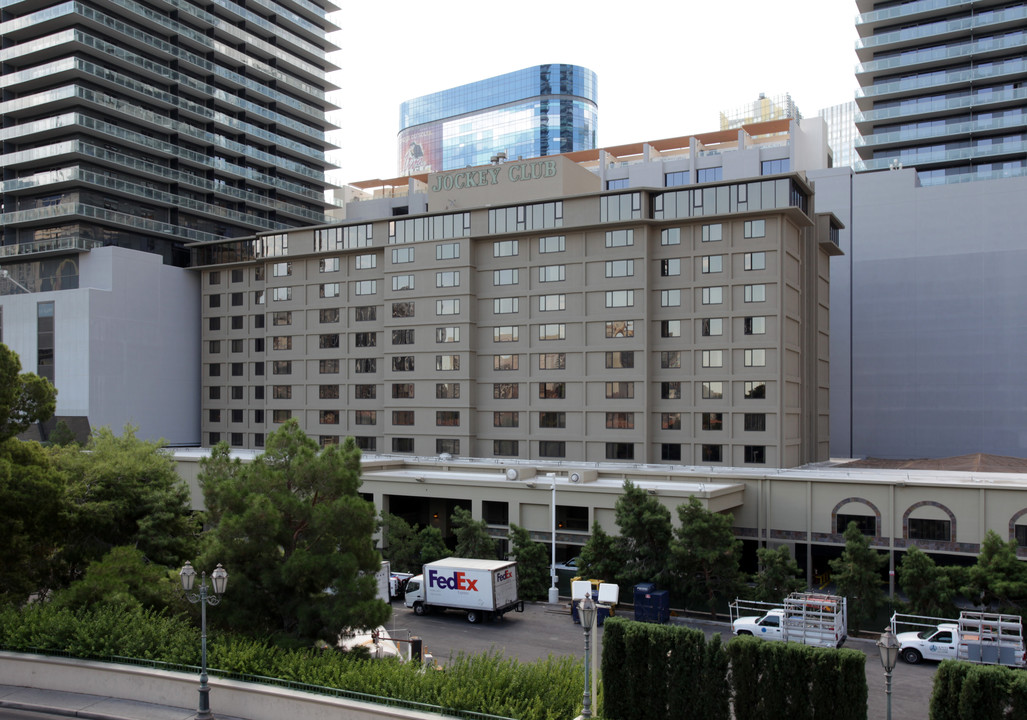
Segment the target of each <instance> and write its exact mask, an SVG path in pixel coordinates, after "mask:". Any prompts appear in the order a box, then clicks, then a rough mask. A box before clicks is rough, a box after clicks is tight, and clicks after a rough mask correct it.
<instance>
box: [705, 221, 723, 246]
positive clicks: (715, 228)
mask: <svg viewBox="0 0 1027 720" xmlns="http://www.w3.org/2000/svg"><path fill="white" fill-rule="evenodd" d="M723 239H724V226H723V225H721V224H720V223H714V224H712V225H703V226H702V241H703V242H720V241H721V240H723Z"/></svg>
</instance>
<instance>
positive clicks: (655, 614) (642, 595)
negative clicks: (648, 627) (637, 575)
mask: <svg viewBox="0 0 1027 720" xmlns="http://www.w3.org/2000/svg"><path fill="white" fill-rule="evenodd" d="M655 587H656V586H655V585H654V584H653V583H640V584H638V585H636V586H635V620H637V621H639V622H651V623H665V622H667V621H669V620H670V592H668V591H667V590H656V589H655Z"/></svg>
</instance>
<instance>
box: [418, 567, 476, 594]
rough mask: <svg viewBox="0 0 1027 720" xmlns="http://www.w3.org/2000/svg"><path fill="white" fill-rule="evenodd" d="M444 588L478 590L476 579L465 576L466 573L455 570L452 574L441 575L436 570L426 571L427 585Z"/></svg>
mask: <svg viewBox="0 0 1027 720" xmlns="http://www.w3.org/2000/svg"><path fill="white" fill-rule="evenodd" d="M432 586H434V587H437V588H446V589H448V590H470V591H472V592H478V580H477V579H474V580H472V579H471V578H469V577H467V574H466V573H463V572H455V573H453V574H452V575H448V576H443V575H442V573H440V572H438V571H436V570H429V571H428V587H432Z"/></svg>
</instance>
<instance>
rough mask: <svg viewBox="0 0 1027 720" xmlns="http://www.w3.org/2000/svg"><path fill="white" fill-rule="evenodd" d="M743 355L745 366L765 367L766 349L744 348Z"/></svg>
mask: <svg viewBox="0 0 1027 720" xmlns="http://www.w3.org/2000/svg"><path fill="white" fill-rule="evenodd" d="M743 357H744V362H743V364H744V365H745V367H765V366H766V364H767V351H766V350H763V349H753V350H745V351H744V355H743Z"/></svg>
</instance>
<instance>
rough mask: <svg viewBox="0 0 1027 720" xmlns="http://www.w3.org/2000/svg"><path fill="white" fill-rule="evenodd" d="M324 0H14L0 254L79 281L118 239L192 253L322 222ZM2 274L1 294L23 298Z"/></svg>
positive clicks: (41, 281) (34, 270) (4, 82)
mask: <svg viewBox="0 0 1027 720" xmlns="http://www.w3.org/2000/svg"><path fill="white" fill-rule="evenodd" d="M335 9H336V7H335V5H334V4H333V3H331V2H330V1H327V2H325V1H322V0H316V1H313V0H268V1H266V2H261V3H243V2H236V1H233V0H227V1H226V2H219V3H217V4H207V3H199V2H193V1H191V0H180V1H176V2H171V1H170V0H157V2H153V3H148V4H142V3H140V2H135V0H98V1H97V2H95V3H90V4H86V5H84V4H81V3H62V4H56V5H54V4H53V3H49V2H43V0H13V1H11V2H4V3H3V5H2V12H3V15H2V18H0V38H2V49H0V69H2V75H0V87H2V96H0V117H2V118H3V121H2V130H0V138H2V142H3V144H2V149H0V167H2V168H3V178H2V183H0V233H2V235H0V263H2V265H3V268H4V270H6V271H7V272H8V273H9V275H8V276H7V277H8V278H11V279H14V280H16V281H17V282H18V283H20V284H21V285H22V286H24V287H25V288H28V289H30V290H31V291H33V292H35V291H48V290H59V289H72V288H76V287H79V270H78V268H79V258H80V255H81V253H83V252H88V251H89V250H90V249H92V248H95V247H98V246H104V245H114V246H120V247H125V248H131V249H135V250H143V251H147V252H152V253H157V254H159V255H161V256H162V257H163V261H164V263H165V264H168V265H175V266H181V267H184V266H186V265H188V260H189V252H188V250H186V245H187V244H188V243H191V242H196V241H203V240H216V239H220V238H226V237H228V238H231V237H238V236H244V235H249V234H252V233H254V232H258V231H268V230H278V229H282V230H284V229H287V228H291V227H298V226H306V225H314V224H317V223H322V222H325V221H326V216H325V215H324V210H325V200H324V191H325V187H326V183H325V169H326V161H325V150H326V148H327V143H326V140H325V130H326V127H327V126H328V123H327V121H326V119H325V111H326V109H327V107H328V103H327V101H326V99H325V93H326V85H327V81H326V73H327V71H328V70H329V69H330V68H329V65H328V62H327V61H326V52H327V51H328V50H331V49H333V46H332V45H331V43H329V42H328V40H327V37H326V33H327V31H328V30H330V29H334V25H333V24H332V23H331V22H330V21H329V20H328V15H327V13H328V12H329V11H331V10H335ZM19 292H22V290H21V289H20V288H18V287H17V286H15V285H12V284H11V283H10V282H0V294H6V293H19Z"/></svg>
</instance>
